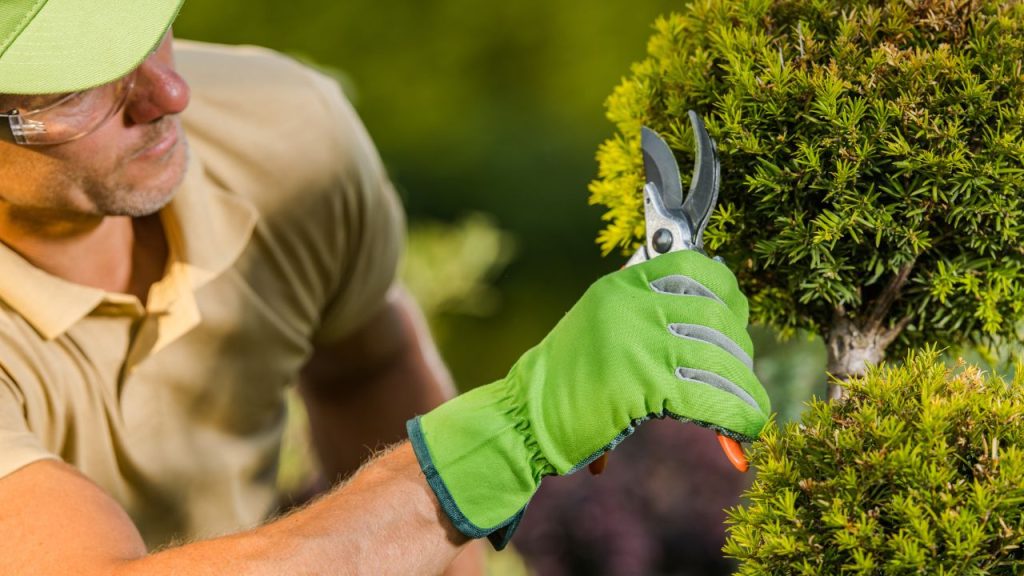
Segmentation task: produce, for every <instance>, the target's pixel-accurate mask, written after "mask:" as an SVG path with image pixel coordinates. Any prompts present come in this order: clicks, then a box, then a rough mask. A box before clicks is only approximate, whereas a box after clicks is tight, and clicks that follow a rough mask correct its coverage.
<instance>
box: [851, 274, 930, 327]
mask: <svg viewBox="0 0 1024 576" xmlns="http://www.w3.org/2000/svg"><path fill="white" fill-rule="evenodd" d="M916 261H917V259H916V258H915V259H914V260H911V261H910V262H907V263H906V264H904V265H903V266H902V267H901V268H900V270H899V272H897V273H896V275H895V276H893V277H892V279H891V280H889V284H888V285H886V287H885V289H884V290H882V293H881V294H879V295H878V297H877V298H875V301H874V302H873V303H872V304H871V311H870V312H869V313H868V317H867V321H866V322H865V323H864V328H865V329H866V330H869V331H875V330H878V329H879V328H880V327H881V326H882V323H883V322H884V321H885V316H886V314H888V313H889V309H890V308H892V305H893V303H894V302H896V299H897V298H899V297H900V293H901V292H902V291H903V286H904V285H905V284H906V283H907V280H908V279H909V278H910V272H911V271H912V270H913V269H914V263H915V262H916ZM902 321H903V320H900V322H902ZM904 326H906V324H904ZM901 330H902V328H901Z"/></svg>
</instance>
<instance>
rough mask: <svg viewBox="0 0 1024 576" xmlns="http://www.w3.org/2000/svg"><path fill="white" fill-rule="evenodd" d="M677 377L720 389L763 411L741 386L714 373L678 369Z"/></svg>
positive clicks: (692, 369) (693, 369) (694, 369)
mask: <svg viewBox="0 0 1024 576" xmlns="http://www.w3.org/2000/svg"><path fill="white" fill-rule="evenodd" d="M676 376H677V377H678V378H679V379H680V380H682V381H684V382H695V383H698V384H707V385H708V386H713V387H715V388H718V389H719V390H721V391H723V392H728V393H729V394H732V395H733V396H735V397H737V398H739V399H740V400H743V401H744V402H746V403H747V404H749V405H750V406H751V407H753V408H754V409H755V410H757V411H761V407H760V406H759V405H758V404H757V401H756V400H754V397H753V396H751V395H750V394H749V393H748V392H747V391H746V390H744V389H743V388H740V387H739V385H737V384H735V383H733V382H732V381H730V380H728V379H726V378H723V377H721V376H719V375H718V374H715V373H714V372H708V371H707V370H697V369H696V368H682V367H680V368H676Z"/></svg>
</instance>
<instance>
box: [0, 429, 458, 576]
mask: <svg viewBox="0 0 1024 576" xmlns="http://www.w3.org/2000/svg"><path fill="white" fill-rule="evenodd" d="M465 541H466V539H465V537H463V536H462V535H460V534H459V533H458V532H457V531H456V530H455V529H454V528H453V527H452V526H451V524H450V523H449V522H448V521H447V520H446V519H445V518H444V516H443V514H442V512H441V510H440V508H439V506H438V504H437V501H436V500H435V498H434V496H433V493H432V492H431V491H430V488H429V487H428V486H427V484H426V482H425V481H424V479H423V475H422V473H421V472H420V470H419V466H418V465H417V463H416V459H415V457H414V456H413V454H412V450H411V449H410V447H409V445H408V444H406V443H403V444H401V445H399V446H398V447H397V448H396V449H395V450H393V451H391V452H389V453H386V454H384V455H383V456H381V457H380V458H378V459H376V460H374V461H372V462H371V463H370V464H368V465H367V466H365V467H364V468H363V469H362V470H360V471H359V472H358V473H357V474H356V475H355V476H354V477H353V478H352V479H351V480H350V481H349V482H348V483H346V484H344V485H342V486H340V487H338V488H337V489H335V490H334V491H332V492H331V493H330V494H328V495H326V496H324V497H323V498H321V499H319V500H317V501H316V502H314V503H313V504H311V505H310V506H308V507H306V508H304V509H302V510H299V511H298V512H295V513H293V514H291V515H289V516H286V517H284V518H281V519H280V520H277V521H275V522H272V523H269V524H266V525H264V526H261V527H259V528H256V529H253V530H250V531H247V532H242V533H239V534H234V535H230V536H225V537H222V538H216V539H212V540H205V541H201V542H195V543H191V544H187V545H184V546H179V547H176V548H170V549H167V550H163V551H161V552H159V553H156V554H152V555H149V556H147V555H146V550H145V546H144V545H143V543H142V539H141V537H140V536H139V534H138V532H137V531H136V529H135V527H134V526H133V525H132V523H131V520H130V519H129V518H128V516H127V515H126V514H125V512H124V511H123V510H122V509H121V508H120V507H119V506H118V505H117V504H116V503H115V502H114V500H113V499H111V498H110V497H109V496H108V495H107V494H106V493H104V492H103V491H102V490H101V489H100V488H99V487H97V486H96V485H95V484H93V483H92V482H91V481H89V480H88V479H86V478H85V477H84V476H82V475H81V474H79V473H78V472H77V471H76V470H75V469H74V468H72V467H70V466H68V465H66V464H63V463H59V462H53V461H43V462H37V463H34V464H30V465H28V466H26V467H24V468H22V469H21V470H19V471H17V472H15V473H13V474H11V475H9V476H7V477H5V478H3V479H0V558H2V561H0V571H2V572H3V573H5V574H21V575H25V576H32V575H43V574H80V575H82V576H101V575H102V576H110V575H114V576H145V575H150V574H153V575H155V574H161V575H165V574H190V575H196V576H213V575H229V574H230V575H246V576H262V575H267V576H271V575H273V576H278V575H286V574H374V575H377V574H437V573H440V572H441V570H442V569H443V568H444V567H445V566H447V565H448V564H449V563H450V562H451V560H452V559H453V558H454V557H455V555H456V554H457V553H458V551H459V550H460V548H461V547H462V546H463V544H464V543H465Z"/></svg>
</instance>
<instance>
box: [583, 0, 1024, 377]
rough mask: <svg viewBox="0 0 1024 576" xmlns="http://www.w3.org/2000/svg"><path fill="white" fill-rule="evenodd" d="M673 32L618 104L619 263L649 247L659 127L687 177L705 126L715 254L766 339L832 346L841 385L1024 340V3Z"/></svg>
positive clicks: (594, 192) (660, 29) (840, 8)
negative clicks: (927, 348) (968, 349)
mask: <svg viewBox="0 0 1024 576" xmlns="http://www.w3.org/2000/svg"><path fill="white" fill-rule="evenodd" d="M655 29H656V32H655V34H654V35H653V37H652V38H651V39H650V42H649V44H648V52H649V56H648V58H647V59H646V60H644V61H642V62H639V63H637V64H635V65H634V66H633V69H632V74H631V76H630V77H628V78H626V79H624V80H623V81H622V83H621V84H620V85H619V86H618V87H617V88H616V89H615V91H614V93H613V94H612V96H611V97H610V98H609V99H608V117H609V118H610V119H611V120H612V121H613V122H615V124H616V125H617V127H618V134H617V135H615V136H614V137H613V138H611V139H609V140H607V141H606V142H605V143H604V144H603V145H602V146H601V148H600V150H599V152H598V159H599V162H600V172H599V178H598V179H597V180H595V181H594V182H593V183H592V184H591V202H592V203H596V204H602V205H604V206H606V207H607V208H608V212H607V214H606V215H605V218H606V220H607V222H608V225H607V227H606V228H605V229H604V231H603V232H601V234H600V236H599V239H598V240H599V243H600V244H601V246H602V247H603V249H604V251H605V252H606V253H608V252H610V251H613V250H615V249H616V248H619V249H623V250H624V251H630V250H633V249H635V247H636V246H637V245H638V242H639V239H640V238H641V236H642V234H643V214H642V196H641V189H642V184H643V166H642V160H641V154H640V148H639V146H640V138H639V131H640V126H641V125H647V126H650V127H651V128H653V129H655V130H656V131H658V132H659V133H660V134H661V135H662V136H664V137H665V138H666V140H667V142H668V143H669V145H670V147H672V148H673V149H674V150H675V152H676V153H677V158H678V159H679V161H680V165H681V166H683V167H687V166H690V165H692V162H693V160H692V159H693V151H692V136H691V135H690V128H689V126H688V122H687V119H686V110H687V109H689V108H694V109H696V110H697V111H698V112H699V113H700V114H701V115H702V116H703V117H704V119H705V122H706V125H707V129H708V132H709V133H710V135H711V136H712V137H713V138H714V139H715V140H716V141H717V143H718V150H719V157H720V159H721V163H722V188H721V195H720V201H719V206H718V208H717V210H716V211H715V213H714V215H713V216H712V219H711V223H710V226H709V228H708V230H707V233H706V238H705V241H706V245H707V247H708V249H709V250H710V251H711V252H713V253H716V254H720V255H723V256H725V257H726V260H727V261H728V262H729V264H730V265H731V267H732V268H733V269H734V270H735V271H736V272H737V275H738V276H739V278H740V282H741V285H742V287H743V289H744V291H745V292H746V293H747V294H748V296H749V298H750V303H751V315H752V319H753V320H754V321H758V322H761V323H765V324H768V325H771V326H773V327H775V328H777V329H779V330H780V331H782V332H783V333H793V332H794V331H796V330H798V329H807V330H810V331H811V332H814V333H817V334H820V335H822V336H823V337H824V338H825V339H826V342H827V344H828V348H829V354H830V358H829V367H828V369H829V372H831V373H832V374H834V375H836V376H838V377H840V378H845V377H847V376H848V375H851V374H858V373H861V372H862V371H863V370H864V369H865V367H866V366H867V365H869V364H873V363H877V362H879V361H881V360H882V358H883V357H884V353H885V351H886V347H887V346H889V345H890V344H895V347H896V348H898V349H899V350H893V351H894V352H899V353H902V352H903V351H904V350H906V349H907V348H910V347H913V346H916V345H920V344H922V343H925V342H932V343H936V344H938V345H940V346H955V345H959V344H964V343H971V344H990V343H991V342H992V341H993V339H994V338H997V337H1007V336H1013V335H1014V334H1015V327H1016V326H1017V325H1018V324H1019V322H1020V320H1021V319H1022V317H1024V248H1022V240H1024V237H1022V232H1024V195H1022V194H1021V191H1022V186H1024V139H1022V136H1021V132H1022V128H1024V122H1022V120H1024V73H1022V61H1024V6H1022V4H1021V2H1019V1H998V0H870V1H868V0H694V1H693V2H691V3H689V4H686V5H685V6H681V12H680V13H677V14H672V15H670V16H667V17H663V18H660V19H659V20H658V21H657V23H656V24H655ZM683 178H684V179H685V178H686V174H685V173H684V174H683Z"/></svg>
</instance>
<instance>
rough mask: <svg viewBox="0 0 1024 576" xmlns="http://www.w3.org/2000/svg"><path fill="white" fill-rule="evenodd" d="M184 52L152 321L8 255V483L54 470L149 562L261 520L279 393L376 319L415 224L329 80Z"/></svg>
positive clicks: (2, 286)
mask: <svg viewBox="0 0 1024 576" xmlns="http://www.w3.org/2000/svg"><path fill="white" fill-rule="evenodd" d="M176 50H177V55H176V57H177V64H178V69H179V71H180V72H181V73H182V75H183V76H184V77H185V78H186V79H187V80H188V81H189V83H190V85H191V88H192V101H191V104H190V105H189V108H188V110H187V111H186V112H185V114H184V115H183V120H184V125H185V129H186V133H187V135H188V140H189V143H190V147H191V151H192V153H191V159H190V163H189V166H188V172H187V175H186V179H185V181H184V183H183V185H182V186H181V188H180V190H179V191H178V192H177V194H176V195H175V197H174V199H173V200H172V202H171V203H170V204H169V205H168V207H167V208H165V209H164V210H163V211H162V212H161V218H162V222H163V224H164V228H165V230H166V232H167V236H168V241H169V245H170V260H169V265H168V267H167V271H166V274H165V276H164V277H163V279H162V280H160V281H159V282H158V283H157V284H155V285H154V286H153V287H152V290H151V292H150V296H149V298H148V302H147V304H146V305H145V307H143V306H142V305H141V304H140V303H139V301H138V300H137V299H136V298H135V297H133V296H129V295H124V294H113V293H106V292H104V291H102V290H98V289H94V288H89V287H85V286H81V285H76V284H72V283H69V282H66V281H64V280H61V279H59V278H57V277H54V276H51V275H49V274H47V273H45V272H43V271H41V270H39V269H37V268H35V267H33V266H32V265H31V264H29V263H28V262H27V261H25V260H24V259H22V258H21V257H20V256H19V255H18V254H17V253H15V252H14V251H12V250H11V249H9V248H7V247H6V246H4V245H3V244H0V476H4V475H7V474H10V473H11V472H13V471H15V470H17V469H18V468H20V467H22V466H25V465H26V464H28V463H30V462H33V461H36V460H39V459H43V458H53V457H57V458H61V459H63V460H64V461H66V462H68V463H70V464H73V465H74V466H77V467H78V468H79V469H80V470H81V471H82V472H83V473H84V474H86V475H87V476H88V477H89V478H91V479H92V480H93V481H95V482H96V483H97V484H99V485H100V486H101V487H102V488H104V489H105V490H106V491H107V492H108V493H109V494H110V495H112V496H113V497H114V498H115V499H116V500H117V501H118V502H120V503H121V505H122V506H123V507H124V508H125V509H126V510H127V511H128V513H129V515H130V516H131V517H132V519H133V520H134V521H135V523H136V525H137V526H138V528H139V529H140V531H141V532H142V535H143V537H144V538H145V540H146V542H147V544H148V545H149V546H150V547H155V546H159V545H162V544H166V543H168V542H170V541H172V540H174V539H180V538H202V537H208V536H213V535H217V534H223V533H227V532H233V531H237V530H239V529H243V528H248V527H251V526H253V525H256V524H258V523H260V522H261V521H263V520H264V519H265V517H266V515H267V514H268V513H269V512H270V511H271V510H272V507H273V505H274V502H275V497H276V494H275V493H274V478H275V468H276V464H277V455H278V448H279V444H280V440H281V433H282V424H283V419H284V415H285V410H284V402H283V398H282V393H283V391H284V389H285V387H286V386H287V385H288V384H290V383H291V382H293V381H294V380H295V378H296V374H297V372H298V371H299V369H300V368H301V367H302V365H303V363H304V362H305V361H306V360H307V359H308V357H309V356H310V353H311V351H312V349H313V346H314V344H316V343H327V342H331V341H334V340H337V339H338V338H340V337H342V336H344V335H346V333H348V332H350V331H351V330H353V329H355V328H357V327H359V326H360V325H362V324H363V323H364V322H366V321H367V319H368V318H369V317H370V316H371V315H372V314H373V313H374V312H375V311H377V309H379V307H380V306H381V305H382V304H383V302H384V297H385V292H386V291H387V289H388V287H389V286H390V285H391V283H392V280H393V277H394V274H395V265H396V260H397V258H398V255H399V251H400V248H401V246H402V242H403V237H402V236H403V225H404V224H403V219H402V213H401V209H400V207H399V204H398V202H397V201H396V198H395V195H394V192H393V190H392V187H391V185H390V184H389V182H388V180H387V177H386V175H385V172H384V170H383V168H382V165H381V161H380V159H379V158H378V156H377V153H376V151H375V149H374V146H373V144H372V142H371V141H370V138H369V137H368V136H367V134H366V131H365V130H364V128H363V126H362V124H361V123H360V121H359V119H358V118H357V117H356V114H355V113H354V112H353V110H352V107H351V106H350V105H349V103H348V102H347V101H346V100H345V98H344V97H343V95H342V94H341V92H340V90H339V89H338V87H337V86H336V84H335V83H334V82H332V81H331V80H328V79H327V78H325V77H323V76H321V75H319V74H317V73H315V72H312V71H311V70H309V69H307V68H305V67H303V66H300V65H298V64H296V63H295V62H293V61H292V60H290V59H287V58H285V57H283V56H280V55H278V54H275V53H273V52H270V51H267V50H262V49H257V48H228V47H221V46H214V45H208V44H199V43H190V42H178V43H177V46H176Z"/></svg>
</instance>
